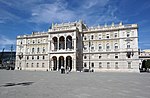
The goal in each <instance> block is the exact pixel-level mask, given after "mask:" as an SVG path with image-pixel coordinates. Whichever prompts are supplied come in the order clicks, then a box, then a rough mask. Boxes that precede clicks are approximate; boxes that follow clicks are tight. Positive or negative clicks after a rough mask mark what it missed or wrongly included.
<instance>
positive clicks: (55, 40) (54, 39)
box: [53, 37, 58, 51]
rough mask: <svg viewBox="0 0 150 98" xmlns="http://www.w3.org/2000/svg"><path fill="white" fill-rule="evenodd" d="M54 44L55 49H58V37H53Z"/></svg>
mask: <svg viewBox="0 0 150 98" xmlns="http://www.w3.org/2000/svg"><path fill="white" fill-rule="evenodd" d="M53 44H54V51H55V50H57V46H58V45H57V44H58V40H57V37H53Z"/></svg>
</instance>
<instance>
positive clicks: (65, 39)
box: [65, 37, 67, 50]
mask: <svg viewBox="0 0 150 98" xmlns="http://www.w3.org/2000/svg"><path fill="white" fill-rule="evenodd" d="M65 50H67V49H66V37H65Z"/></svg>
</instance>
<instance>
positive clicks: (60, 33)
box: [16, 21, 139, 72]
mask: <svg viewBox="0 0 150 98" xmlns="http://www.w3.org/2000/svg"><path fill="white" fill-rule="evenodd" d="M62 66H63V67H64V68H65V69H69V70H70V71H83V70H84V69H89V70H94V71H96V72H99V71H121V72H139V56H138V26H137V24H130V25H123V24H122V23H119V24H117V25H115V24H114V23H112V25H104V26H99V25H98V26H95V27H88V26H86V24H84V23H83V22H82V21H78V22H71V23H70V22H69V23H62V24H52V27H51V28H50V29H48V31H47V32H33V33H32V34H31V35H23V36H17V48H16V69H18V70H44V71H59V70H60V68H61V67H62Z"/></svg>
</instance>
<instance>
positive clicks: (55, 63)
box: [52, 56, 57, 71]
mask: <svg viewBox="0 0 150 98" xmlns="http://www.w3.org/2000/svg"><path fill="white" fill-rule="evenodd" d="M52 59H53V70H54V71H56V70H57V57H56V56H53V57H52Z"/></svg>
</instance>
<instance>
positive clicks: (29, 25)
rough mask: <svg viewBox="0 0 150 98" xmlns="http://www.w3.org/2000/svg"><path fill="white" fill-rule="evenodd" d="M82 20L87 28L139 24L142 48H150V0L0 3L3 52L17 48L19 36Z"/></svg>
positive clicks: (0, 0)
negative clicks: (17, 37)
mask: <svg viewBox="0 0 150 98" xmlns="http://www.w3.org/2000/svg"><path fill="white" fill-rule="evenodd" d="M80 19H82V20H83V21H84V22H85V23H86V24H87V25H88V26H93V25H94V26H95V25H98V24H100V25H104V24H105V23H107V24H111V23H112V22H114V23H119V22H120V21H122V22H123V23H124V24H133V23H137V24H138V25H139V48H141V49H149V48H150V40H149V39H150V25H149V24H150V0H0V51H1V50H2V48H5V49H6V50H10V47H11V44H13V45H14V48H15V47H16V46H15V43H16V36H17V35H23V34H31V32H32V31H47V29H48V28H49V27H50V26H51V23H52V22H54V23H62V22H72V21H76V20H80Z"/></svg>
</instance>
